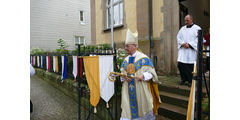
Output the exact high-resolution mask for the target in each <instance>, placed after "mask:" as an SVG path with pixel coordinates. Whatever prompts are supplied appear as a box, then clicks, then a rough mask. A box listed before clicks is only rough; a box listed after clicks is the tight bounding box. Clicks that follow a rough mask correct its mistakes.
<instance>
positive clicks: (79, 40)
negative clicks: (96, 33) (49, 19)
mask: <svg viewBox="0 0 240 120" xmlns="http://www.w3.org/2000/svg"><path fill="white" fill-rule="evenodd" d="M75 44H83V45H85V38H84V36H75Z"/></svg>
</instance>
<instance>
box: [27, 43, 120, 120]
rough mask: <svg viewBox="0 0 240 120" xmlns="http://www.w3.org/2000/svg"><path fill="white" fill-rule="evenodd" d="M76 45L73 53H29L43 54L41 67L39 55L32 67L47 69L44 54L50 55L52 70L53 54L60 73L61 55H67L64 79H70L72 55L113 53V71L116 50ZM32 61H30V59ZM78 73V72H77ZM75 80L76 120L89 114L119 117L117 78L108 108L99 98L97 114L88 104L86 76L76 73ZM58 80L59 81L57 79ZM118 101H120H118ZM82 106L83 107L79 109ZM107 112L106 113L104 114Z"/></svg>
mask: <svg viewBox="0 0 240 120" xmlns="http://www.w3.org/2000/svg"><path fill="white" fill-rule="evenodd" d="M81 47H82V46H80V45H78V50H77V53H73V54H56V53H48V54H38V55H30V57H31V56H43V60H42V61H43V67H41V62H42V61H41V57H39V61H40V62H39V63H40V66H39V67H38V66H37V60H36V64H34V67H36V68H41V69H44V70H47V66H46V56H50V65H51V66H50V69H49V70H48V71H49V72H54V71H53V56H57V57H58V64H57V65H58V72H54V73H57V74H59V75H61V74H62V62H61V56H67V77H66V79H72V80H74V76H73V75H72V70H73V60H72V56H90V55H113V56H114V71H116V69H117V58H116V50H111V49H98V48H95V49H88V48H85V47H83V49H81ZM31 62H32V61H31ZM78 63H80V59H78ZM83 64H84V63H83V61H82V70H83V73H84V65H83ZM78 69H79V70H80V64H78ZM79 74H80V72H79ZM76 80H77V82H78V88H77V89H78V120H85V119H86V120H88V119H91V115H95V116H97V117H98V118H99V119H104V120H108V119H109V120H117V119H119V118H120V114H119V113H121V110H120V105H119V104H118V102H119V101H118V99H120V91H119V89H118V87H119V86H120V84H121V83H120V81H119V80H117V81H116V82H115V88H114V89H115V90H114V91H115V94H114V97H112V98H111V99H110V101H109V102H108V104H109V108H106V102H105V101H104V100H102V99H101V98H100V101H99V103H98V105H97V110H98V111H100V112H98V114H95V113H93V106H91V105H90V91H89V87H88V85H87V80H86V76H85V75H84V74H83V76H82V77H80V75H77V77H76ZM59 82H60V81H59ZM119 103H120V102H119ZM81 108H84V109H81ZM106 113H107V114H106Z"/></svg>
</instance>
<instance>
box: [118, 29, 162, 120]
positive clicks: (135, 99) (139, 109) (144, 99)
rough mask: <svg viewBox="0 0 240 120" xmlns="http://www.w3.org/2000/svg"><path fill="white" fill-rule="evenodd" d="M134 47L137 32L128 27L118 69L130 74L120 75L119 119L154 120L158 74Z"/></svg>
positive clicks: (156, 105)
mask: <svg viewBox="0 0 240 120" xmlns="http://www.w3.org/2000/svg"><path fill="white" fill-rule="evenodd" d="M137 48H138V34H137V33H132V32H131V31H130V30H129V29H128V31H127V35H126V42H125V50H126V52H127V54H128V56H127V57H126V58H125V59H124V62H123V63H122V65H121V69H120V70H121V72H122V73H123V74H125V75H133V76H135V78H132V77H121V81H122V100H121V108H122V113H121V118H120V120H155V115H156V114H157V109H158V108H159V106H160V103H161V99H160V96H159V92H158V83H160V81H159V80H158V76H157V74H156V72H155V69H154V67H153V63H152V61H151V60H150V59H149V57H147V56H146V55H145V54H143V53H142V52H139V51H138V50H137Z"/></svg>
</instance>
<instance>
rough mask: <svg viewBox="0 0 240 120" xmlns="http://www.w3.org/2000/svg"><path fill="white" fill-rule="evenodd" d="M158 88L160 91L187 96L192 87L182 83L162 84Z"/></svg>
mask: <svg viewBox="0 0 240 120" xmlns="http://www.w3.org/2000/svg"><path fill="white" fill-rule="evenodd" d="M158 89H159V91H160V92H168V93H173V94H177V95H182V96H187V97H188V96H189V94H190V87H187V86H182V85H179V86H171V85H166V84H160V85H159V86H158Z"/></svg>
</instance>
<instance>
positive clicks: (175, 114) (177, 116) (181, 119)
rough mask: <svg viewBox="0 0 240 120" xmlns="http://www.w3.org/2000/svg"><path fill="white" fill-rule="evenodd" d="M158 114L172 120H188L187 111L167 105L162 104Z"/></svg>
mask: <svg viewBox="0 0 240 120" xmlns="http://www.w3.org/2000/svg"><path fill="white" fill-rule="evenodd" d="M158 114H159V115H162V116H164V117H167V118H170V119H172V120H186V114H187V109H184V108H182V107H178V106H175V105H171V104H167V103H162V104H161V105H160V108H159V109H158Z"/></svg>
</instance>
